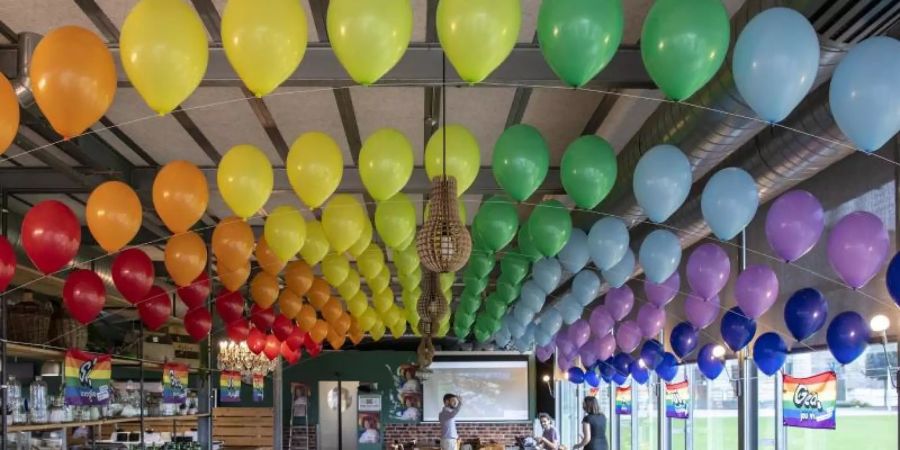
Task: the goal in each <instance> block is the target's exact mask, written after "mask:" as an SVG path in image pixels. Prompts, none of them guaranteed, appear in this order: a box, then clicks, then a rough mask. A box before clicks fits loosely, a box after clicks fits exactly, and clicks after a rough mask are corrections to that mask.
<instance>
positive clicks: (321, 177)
mask: <svg viewBox="0 0 900 450" xmlns="http://www.w3.org/2000/svg"><path fill="white" fill-rule="evenodd" d="M285 169H286V170H287V175H288V181H290V183H291V186H292V187H293V188H294V192H296V193H297V196H299V197H300V200H303V203H304V204H306V206H308V207H309V208H311V209H315V208H318V207H319V206H322V204H323V203H325V200H327V199H328V197H331V194H333V193H334V191H335V190H337V187H338V184H340V182H341V177H343V175H344V158H343V156H342V154H341V149H340V147H338V145H337V143H336V142H334V139H332V138H331V137H330V136H328V135H327V134H325V133H319V132H315V131H313V132H308V133H304V134H302V135H301V136H300V137H299V138H297V140H296V141H294V143H293V144H292V145H291V150H290V151H289V152H288V157H287V163H286V165H285ZM342 253H343V252H342ZM307 262H309V261H307Z"/></svg>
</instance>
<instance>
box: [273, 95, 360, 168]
mask: <svg viewBox="0 0 900 450" xmlns="http://www.w3.org/2000/svg"><path fill="white" fill-rule="evenodd" d="M356 89H366V88H362V87H354V88H353V89H352V90H356ZM265 98H266V104H267V105H268V106H269V110H270V111H271V112H272V116H273V117H274V118H275V123H277V124H278V128H280V129H281V134H282V135H283V136H284V140H285V141H287V143H288V145H289V146H290V145H291V144H292V143H293V142H294V140H296V139H297V138H298V137H300V135H301V134H303V133H306V132H309V131H320V132H323V133H327V134H328V135H329V136H331V138H332V139H334V140H335V142H337V144H338V145H339V146H340V147H341V150H342V152H343V154H344V165H351V164H352V163H353V159H352V158H351V157H350V150H349V148H350V146H349V145H348V144H347V135H346V134H345V133H344V126H343V124H342V123H341V115H340V113H338V108H337V103H336V102H335V100H334V94H333V93H332V91H331V89H325V88H293V87H288V88H285V87H282V88H279V89H277V90H276V91H275V93H274V94H272V95H269V96H267V97H265Z"/></svg>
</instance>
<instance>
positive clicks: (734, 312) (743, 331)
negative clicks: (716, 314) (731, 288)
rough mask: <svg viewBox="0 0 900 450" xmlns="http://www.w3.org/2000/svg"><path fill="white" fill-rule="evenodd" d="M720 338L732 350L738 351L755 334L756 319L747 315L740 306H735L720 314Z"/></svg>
mask: <svg viewBox="0 0 900 450" xmlns="http://www.w3.org/2000/svg"><path fill="white" fill-rule="evenodd" d="M721 332H722V339H724V340H725V343H726V344H728V347H730V348H731V350H732V351H735V352H737V351H739V350H741V349H743V348H744V347H746V346H747V344H749V343H750V341H751V340H753V336H754V335H755V334H756V321H755V320H753V319H751V318H750V317H747V315H746V314H745V313H744V311H743V310H741V308H740V307H738V306H735V307H734V308H731V309H729V310H728V311H726V312H725V315H724V316H722V325H721Z"/></svg>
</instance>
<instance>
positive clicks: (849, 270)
mask: <svg viewBox="0 0 900 450" xmlns="http://www.w3.org/2000/svg"><path fill="white" fill-rule="evenodd" d="M889 247H890V238H889V236H888V233H887V230H886V229H885V227H884V223H882V222H881V219H879V218H878V216H876V215H874V214H872V213H868V212H864V211H856V212H852V213H850V214H847V215H846V216H844V217H842V218H841V220H839V221H838V223H837V224H835V225H834V228H832V230H831V234H830V235H829V236H828V262H830V263H831V268H832V269H834V271H835V273H837V274H838V276H839V277H841V279H842V280H844V282H845V283H847V284H848V285H850V287H852V288H854V289H859V288H861V287H863V286H865V285H866V283H868V282H869V280H871V279H872V277H874V276H875V275H876V274H877V273H878V271H879V270H881V266H882V265H883V264H884V260H885V259H886V258H887V254H888V248H889Z"/></svg>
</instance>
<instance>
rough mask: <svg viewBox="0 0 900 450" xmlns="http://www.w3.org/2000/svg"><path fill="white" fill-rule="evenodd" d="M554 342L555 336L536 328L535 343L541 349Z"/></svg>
mask: <svg viewBox="0 0 900 450" xmlns="http://www.w3.org/2000/svg"><path fill="white" fill-rule="evenodd" d="M552 340H553V335H552V334H550V333H547V332H546V331H544V330H543V329H542V328H535V330H534V343H535V344H536V345H539V346H541V347H543V346H545V345H547V344H549V343H550V341H552Z"/></svg>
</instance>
